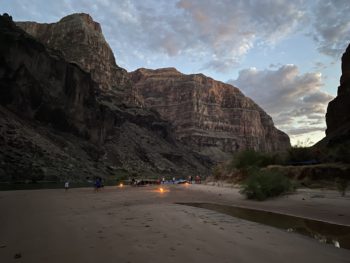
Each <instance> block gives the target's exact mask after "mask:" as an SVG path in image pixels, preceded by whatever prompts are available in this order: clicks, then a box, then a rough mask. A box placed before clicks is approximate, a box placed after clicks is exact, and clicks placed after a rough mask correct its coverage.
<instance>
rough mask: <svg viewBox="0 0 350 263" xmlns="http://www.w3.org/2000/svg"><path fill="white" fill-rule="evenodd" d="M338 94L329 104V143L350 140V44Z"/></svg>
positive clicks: (346, 52)
mask: <svg viewBox="0 0 350 263" xmlns="http://www.w3.org/2000/svg"><path fill="white" fill-rule="evenodd" d="M341 69H342V75H341V78H340V86H339V87H338V95H337V97H336V98H335V99H334V100H332V101H331V102H330V103H329V104H328V108H327V114H326V123H327V130H326V138H325V140H324V141H325V142H327V143H328V144H329V145H335V144H343V143H344V142H345V141H348V142H350V45H349V46H348V48H347V49H346V51H345V53H344V54H343V56H342V64H341Z"/></svg>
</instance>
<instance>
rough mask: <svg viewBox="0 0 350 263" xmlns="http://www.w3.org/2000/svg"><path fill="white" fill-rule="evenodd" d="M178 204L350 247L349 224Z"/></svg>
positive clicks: (239, 209) (257, 211) (226, 208)
mask: <svg viewBox="0 0 350 263" xmlns="http://www.w3.org/2000/svg"><path fill="white" fill-rule="evenodd" d="M178 204H181V205H188V206H193V207H199V208H204V209H208V210H212V211H216V212H219V213H223V214H227V215H230V216H233V217H237V218H241V219H245V220H249V221H252V222H257V223H260V224H264V225H268V226H273V227H277V228H280V229H284V230H286V231H288V232H295V233H299V234H302V235H306V236H309V237H312V238H314V239H316V240H318V241H319V242H321V243H328V244H332V245H333V246H335V247H341V248H346V249H350V227H349V226H343V225H337V224H331V223H326V222H322V221H317V220H312V219H306V218H302V217H295V216H289V215H283V214H278V213H273V212H267V211H261V210H254V209H249V208H242V207H235V206H228V205H219V204H211V203H178Z"/></svg>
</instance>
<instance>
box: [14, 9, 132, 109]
mask: <svg viewBox="0 0 350 263" xmlns="http://www.w3.org/2000/svg"><path fill="white" fill-rule="evenodd" d="M16 24H17V25H18V26H19V27H21V28H22V29H23V30H25V31H26V32H27V33H29V34H30V35H32V36H34V37H35V38H36V39H37V40H39V41H40V42H42V43H43V44H45V45H46V46H48V47H50V48H52V49H55V50H59V51H61V52H62V55H63V57H64V58H65V59H66V60H67V61H69V62H72V63H76V64H78V65H79V66H80V67H81V68H82V69H83V70H85V71H86V72H89V73H91V77H92V79H93V80H94V81H95V82H96V83H98V85H99V88H100V89H101V90H104V91H111V92H113V93H114V96H117V97H119V99H120V100H122V101H123V102H128V103H131V102H132V101H129V100H130V99H132V98H133V97H132V96H131V94H130V93H131V87H130V83H129V80H128V77H127V72H126V70H125V69H123V68H120V67H119V66H117V64H116V62H115V58H114V54H113V52H112V50H111V48H110V46H109V45H108V43H107V42H106V40H105V38H104V36H103V34H102V29H101V26H100V24H99V23H97V22H95V21H93V19H92V18H91V16H90V15H88V14H84V13H80V14H72V15H69V16H66V17H64V18H62V19H61V20H60V21H58V22H57V23H51V24H40V23H36V22H16Z"/></svg>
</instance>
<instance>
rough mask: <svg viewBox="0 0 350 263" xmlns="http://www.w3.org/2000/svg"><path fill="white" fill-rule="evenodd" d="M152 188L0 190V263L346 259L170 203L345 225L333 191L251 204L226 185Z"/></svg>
mask: <svg viewBox="0 0 350 263" xmlns="http://www.w3.org/2000/svg"><path fill="white" fill-rule="evenodd" d="M156 189H157V188H156V187H153V186H148V187H124V188H118V187H107V188H105V189H103V190H102V191H100V192H98V193H95V192H94V191H93V190H92V189H89V188H79V189H70V190H69V191H68V192H65V191H64V190H63V189H62V190H61V189H54V190H28V191H27V190H26V191H8V192H0V209H1V213H0V262H5V263H7V262H33V263H34V262H35V263H40V262H45V263H46V262H183V263H184V262H203V263H205V262H350V250H345V249H341V248H335V247H333V246H331V245H326V244H322V243H318V242H317V241H315V240H313V239H311V238H308V237H305V236H301V235H298V234H295V233H288V232H286V231H283V230H279V229H276V228H273V227H269V226H265V225H261V224H257V223H253V222H249V221H245V220H242V219H238V218H234V217H231V216H228V215H224V214H220V213H216V212H214V211H209V210H205V209H200V208H194V207H189V206H182V205H177V204H175V203H176V202H212V203H221V204H230V205H239V206H244V207H252V208H257V209H263V210H271V211H275V212H283V213H287V214H292V215H299V216H305V217H309V218H313V219H319V220H320V219H321V220H325V221H330V222H335V223H340V224H347V225H350V199H349V198H340V197H339V194H338V193H336V192H332V191H299V192H298V193H297V194H293V195H288V196H285V197H282V198H277V199H273V200H269V201H266V202H253V201H247V200H244V198H243V197H242V196H240V195H239V194H238V190H237V189H231V188H223V187H213V186H205V185H189V186H185V185H174V186H172V185H171V186H166V187H165V189H166V190H167V191H165V192H164V193H160V192H159V191H157V190H156ZM16 254H17V258H15V255H16Z"/></svg>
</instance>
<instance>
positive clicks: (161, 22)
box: [0, 0, 350, 146]
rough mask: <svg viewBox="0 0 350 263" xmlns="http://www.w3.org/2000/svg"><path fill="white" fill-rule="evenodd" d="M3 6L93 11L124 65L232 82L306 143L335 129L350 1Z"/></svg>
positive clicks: (32, 17)
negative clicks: (333, 110)
mask: <svg viewBox="0 0 350 263" xmlns="http://www.w3.org/2000/svg"><path fill="white" fill-rule="evenodd" d="M0 12H1V13H5V12H6V13H8V14H10V15H12V17H13V19H14V20H15V21H36V22H42V23H52V22H57V21H58V20H60V19H61V18H62V17H64V16H66V15H68V14H72V13H81V12H83V13H88V14H90V15H91V16H92V17H93V19H94V20H95V21H97V22H99V23H100V24H101V26H102V31H103V34H104V36H105V38H106V40H107V42H108V43H109V45H110V46H111V48H112V50H113V52H114V55H115V57H116V62H117V64H118V65H119V66H121V67H123V68H125V69H126V70H128V71H133V70H136V69H137V68H142V67H144V68H152V69H155V68H162V67H175V68H177V69H178V70H179V71H181V72H182V73H185V74H194V73H203V74H205V75H207V76H210V77H212V78H214V79H216V80H219V81H222V82H226V83H230V84H232V85H234V86H236V87H238V88H239V89H240V90H241V91H242V92H243V93H244V94H245V95H246V96H248V97H250V98H252V99H253V100H254V101H255V102H256V103H257V104H259V105H260V106H261V107H262V108H263V109H264V110H265V111H266V112H267V113H268V114H269V115H270V116H271V117H272V118H273V120H274V123H275V125H276V127H277V128H279V129H281V130H283V131H284V132H286V133H287V134H288V135H289V136H290V138H291V142H292V144H293V145H304V146H306V145H311V144H313V143H316V142H317V141H319V140H320V139H322V138H323V137H324V136H325V133H324V131H325V128H326V123H325V113H326V109H327V105H328V102H329V101H331V100H332V99H333V98H334V97H335V96H336V94H337V87H338V86H339V78H340V74H341V64H340V63H341V62H340V61H341V55H342V53H344V51H345V49H346V47H347V46H348V44H349V43H350V16H349V13H350V1H349V0H333V1H329V0H293V1H291V0H61V1H60V0H55V1H50V3H49V1H47V0H26V1H23V0H1V5H0Z"/></svg>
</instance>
